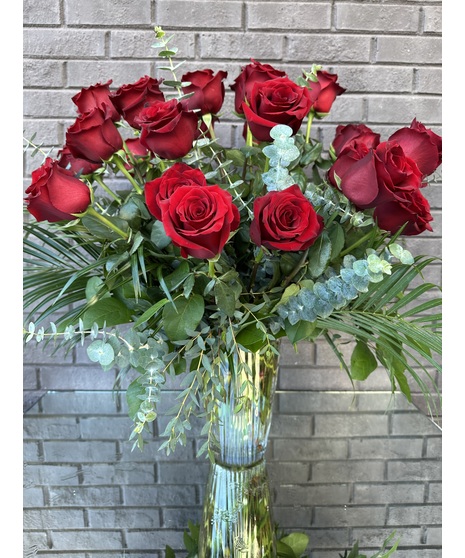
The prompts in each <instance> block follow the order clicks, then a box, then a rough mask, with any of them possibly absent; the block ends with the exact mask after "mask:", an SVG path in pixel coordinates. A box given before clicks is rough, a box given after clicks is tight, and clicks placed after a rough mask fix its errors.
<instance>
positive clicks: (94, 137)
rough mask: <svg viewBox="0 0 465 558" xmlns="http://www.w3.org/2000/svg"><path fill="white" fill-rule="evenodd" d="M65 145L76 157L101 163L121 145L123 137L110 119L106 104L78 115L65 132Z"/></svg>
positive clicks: (109, 111)
mask: <svg viewBox="0 0 465 558" xmlns="http://www.w3.org/2000/svg"><path fill="white" fill-rule="evenodd" d="M66 145H67V147H68V149H69V151H70V152H71V154H72V155H73V157H76V159H86V160H87V161H90V162H92V163H101V162H102V160H103V161H105V160H107V159H109V158H110V157H111V156H112V155H113V153H115V152H116V151H118V150H119V149H121V148H122V147H123V139H122V137H121V135H120V133H119V132H118V128H117V127H116V126H115V123H114V122H113V120H112V119H111V110H108V105H104V108H103V109H102V108H98V107H96V108H93V109H92V110H90V111H89V112H86V113H85V114H83V115H81V116H78V118H77V119H76V120H75V122H74V124H72V125H71V126H70V127H69V128H68V130H67V132H66Z"/></svg>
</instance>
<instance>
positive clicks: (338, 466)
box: [312, 460, 384, 483]
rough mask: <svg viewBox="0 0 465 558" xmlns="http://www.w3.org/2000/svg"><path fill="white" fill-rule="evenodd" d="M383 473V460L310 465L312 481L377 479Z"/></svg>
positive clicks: (338, 481) (380, 477)
mask: <svg viewBox="0 0 465 558" xmlns="http://www.w3.org/2000/svg"><path fill="white" fill-rule="evenodd" d="M383 475H384V462H383V461H381V460H380V461H369V462H367V461H356V460H352V461H347V460H344V461H331V462H320V463H315V464H314V465H313V466H312V482H315V483H318V482H328V481H331V482H335V483H336V482H337V483H340V482H355V481H357V480H360V481H363V482H369V481H377V480H379V479H382V478H383Z"/></svg>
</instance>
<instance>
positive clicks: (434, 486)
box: [426, 482, 442, 504]
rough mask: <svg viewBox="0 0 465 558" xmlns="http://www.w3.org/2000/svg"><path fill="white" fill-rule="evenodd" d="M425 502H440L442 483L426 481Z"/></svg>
mask: <svg viewBox="0 0 465 558" xmlns="http://www.w3.org/2000/svg"><path fill="white" fill-rule="evenodd" d="M426 501H427V502H431V503H434V504H438V503H441V502H442V484H441V483H440V482H428V496H427V499H426Z"/></svg>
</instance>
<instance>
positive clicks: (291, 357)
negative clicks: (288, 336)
mask: <svg viewBox="0 0 465 558" xmlns="http://www.w3.org/2000/svg"><path fill="white" fill-rule="evenodd" d="M279 352H280V363H282V365H283V366H285V367H286V368H287V367H289V366H292V367H294V366H305V367H308V366H309V364H313V363H314V362H315V343H312V342H307V341H305V342H304V341H302V342H300V343H297V346H296V348H294V345H292V344H291V343H290V342H289V341H287V340H283V341H282V342H281V346H280V349H279Z"/></svg>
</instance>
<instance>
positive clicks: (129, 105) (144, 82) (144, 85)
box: [111, 76, 165, 129]
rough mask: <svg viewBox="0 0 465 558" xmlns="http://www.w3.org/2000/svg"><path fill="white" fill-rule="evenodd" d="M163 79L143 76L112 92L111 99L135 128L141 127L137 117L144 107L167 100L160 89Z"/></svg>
mask: <svg viewBox="0 0 465 558" xmlns="http://www.w3.org/2000/svg"><path fill="white" fill-rule="evenodd" d="M162 81H163V80H162V79H160V80H158V79H154V78H152V77H150V76H143V77H141V78H140V79H139V80H137V81H136V82H135V83H129V84H126V85H122V86H121V87H120V88H119V89H117V90H116V91H115V92H114V93H113V94H112V96H111V100H112V102H113V104H114V105H115V107H116V108H117V110H118V112H119V114H120V115H121V116H122V117H123V118H124V119H125V120H126V122H127V123H128V124H129V125H130V126H132V127H133V128H136V129H140V125H139V124H138V122H137V117H138V116H139V113H140V111H141V110H142V109H143V108H145V107H146V106H149V105H151V104H153V103H160V102H164V101H165V96H164V94H163V92H162V91H161V90H160V85H161V83H162Z"/></svg>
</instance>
